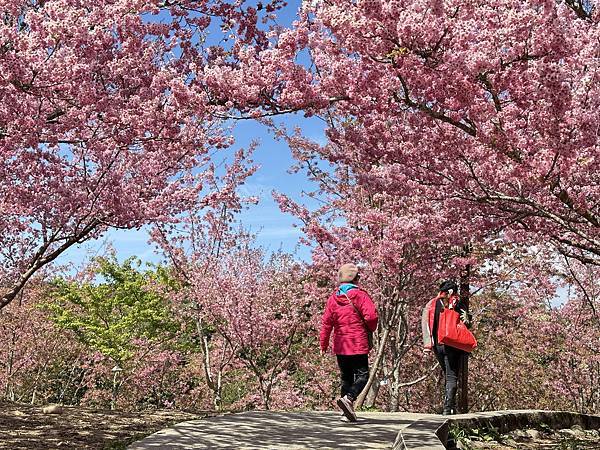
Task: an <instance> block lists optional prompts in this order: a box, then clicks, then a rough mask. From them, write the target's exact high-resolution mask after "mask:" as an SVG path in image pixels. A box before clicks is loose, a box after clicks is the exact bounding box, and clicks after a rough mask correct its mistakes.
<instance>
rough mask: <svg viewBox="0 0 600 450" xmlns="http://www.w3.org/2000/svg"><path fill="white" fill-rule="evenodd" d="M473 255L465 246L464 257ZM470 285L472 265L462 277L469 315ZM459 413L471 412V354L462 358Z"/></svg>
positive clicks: (464, 303) (459, 378) (468, 265)
mask: <svg viewBox="0 0 600 450" xmlns="http://www.w3.org/2000/svg"><path fill="white" fill-rule="evenodd" d="M470 253H471V246H470V245H468V244H467V245H465V246H464V249H463V256H465V257H466V256H469V254H470ZM470 283H471V265H470V264H467V266H466V267H465V270H464V272H463V273H462V274H461V277H460V300H461V303H462V304H463V305H464V306H465V310H466V311H467V314H468V313H469V299H470V295H471V293H470V288H471V286H470ZM458 389H459V390H458V392H459V394H458V402H457V406H458V412H459V413H463V414H464V413H467V412H469V354H468V353H465V355H464V356H463V357H462V358H461V363H460V369H459V376H458Z"/></svg>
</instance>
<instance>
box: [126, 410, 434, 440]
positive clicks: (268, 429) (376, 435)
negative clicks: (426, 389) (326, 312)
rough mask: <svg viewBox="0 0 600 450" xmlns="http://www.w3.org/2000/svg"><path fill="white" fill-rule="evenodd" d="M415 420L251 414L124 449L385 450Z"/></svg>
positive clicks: (168, 432) (202, 423) (198, 424)
mask: <svg viewBox="0 0 600 450" xmlns="http://www.w3.org/2000/svg"><path fill="white" fill-rule="evenodd" d="M421 416H422V415H421ZM418 417H419V416H418V415H415V414H391V413H363V414H360V415H359V421H358V422H357V423H344V422H341V421H340V415H339V414H338V413H335V412H275V411H252V412H245V413H240V414H230V415H225V416H220V417H211V418H207V419H202V420H193V421H189V422H183V423H180V424H177V425H175V426H173V427H172V428H168V429H165V430H161V431H159V432H158V433H155V434H153V435H151V436H149V437H147V438H146V439H143V440H142V441H140V442H136V443H134V444H133V445H132V446H130V447H129V448H130V449H131V450H149V449H165V450H168V449H199V448H204V449H213V448H214V449H219V448H229V449H231V448H246V449H249V448H257V449H280V448H281V449H283V448H285V449H327V448H347V449H353V448H355V449H368V448H390V447H391V446H392V444H393V443H394V441H395V439H396V437H397V435H398V432H399V431H400V429H402V428H404V427H406V426H407V425H409V424H410V423H412V422H414V421H415V420H416V419H417V418H418Z"/></svg>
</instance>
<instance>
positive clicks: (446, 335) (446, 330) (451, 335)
mask: <svg viewBox="0 0 600 450" xmlns="http://www.w3.org/2000/svg"><path fill="white" fill-rule="evenodd" d="M437 337H438V343H439V344H444V345H449V346H450V347H454V348H458V349H460V350H463V351H465V352H469V353H470V352H472V351H473V349H474V348H475V347H477V340H476V339H475V336H473V333H471V332H470V331H469V329H468V328H467V326H466V325H465V324H464V323H463V321H462V320H460V315H459V314H458V313H457V312H456V311H454V310H453V309H451V308H444V309H443V310H442V311H441V312H440V318H439V325H438V336H437Z"/></svg>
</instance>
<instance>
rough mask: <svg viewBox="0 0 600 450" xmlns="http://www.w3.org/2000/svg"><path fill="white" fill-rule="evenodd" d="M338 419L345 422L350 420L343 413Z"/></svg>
mask: <svg viewBox="0 0 600 450" xmlns="http://www.w3.org/2000/svg"><path fill="white" fill-rule="evenodd" d="M340 420H341V421H342V422H345V423H348V422H350V420H348V418H347V417H346V414H344V413H342V415H341V416H340Z"/></svg>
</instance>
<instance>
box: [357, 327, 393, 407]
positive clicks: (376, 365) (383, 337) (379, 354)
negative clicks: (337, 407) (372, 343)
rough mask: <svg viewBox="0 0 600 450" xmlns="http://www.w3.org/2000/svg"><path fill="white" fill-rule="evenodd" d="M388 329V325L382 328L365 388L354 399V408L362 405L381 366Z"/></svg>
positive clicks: (388, 334)
mask: <svg viewBox="0 0 600 450" xmlns="http://www.w3.org/2000/svg"><path fill="white" fill-rule="evenodd" d="M390 329H391V327H389V326H388V327H386V328H385V329H384V330H383V334H382V335H381V338H380V339H379V345H378V348H377V356H376V357H375V361H373V365H372V366H371V371H370V374H369V380H368V381H367V384H366V386H365V388H364V389H363V390H362V392H361V393H360V395H359V396H358V398H357V399H356V402H355V404H354V407H355V408H356V409H358V408H361V407H362V405H363V403H364V401H365V398H366V396H367V394H368V392H369V390H370V389H371V386H372V385H373V381H375V378H376V376H377V372H379V367H380V366H381V363H382V361H383V353H384V350H385V345H386V344H387V340H388V338H389V336H390Z"/></svg>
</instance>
